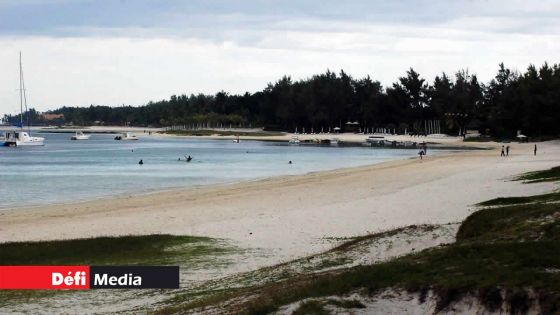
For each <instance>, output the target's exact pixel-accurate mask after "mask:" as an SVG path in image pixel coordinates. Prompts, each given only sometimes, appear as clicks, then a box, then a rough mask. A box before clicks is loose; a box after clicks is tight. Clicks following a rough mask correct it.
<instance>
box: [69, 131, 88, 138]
mask: <svg viewBox="0 0 560 315" xmlns="http://www.w3.org/2000/svg"><path fill="white" fill-rule="evenodd" d="M89 137H91V135H86V134H84V133H83V132H81V131H76V133H75V134H74V135H73V136H72V138H70V140H89Z"/></svg>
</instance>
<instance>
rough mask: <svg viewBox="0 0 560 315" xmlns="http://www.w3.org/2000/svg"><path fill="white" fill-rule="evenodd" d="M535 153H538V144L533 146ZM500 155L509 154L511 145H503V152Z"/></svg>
mask: <svg viewBox="0 0 560 315" xmlns="http://www.w3.org/2000/svg"><path fill="white" fill-rule="evenodd" d="M533 155H537V145H536V144H535V146H534V148H533ZM500 156H509V145H507V146H503V145H502V153H501V154H500Z"/></svg>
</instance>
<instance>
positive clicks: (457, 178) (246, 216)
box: [0, 142, 560, 260]
mask: <svg viewBox="0 0 560 315" xmlns="http://www.w3.org/2000/svg"><path fill="white" fill-rule="evenodd" d="M531 148H532V146H531V145H517V144H516V145H512V150H511V152H512V153H511V154H510V157H508V158H500V157H499V152H498V151H477V152H462V153H454V154H451V155H448V156H437V157H436V156H428V157H427V158H425V159H424V160H423V161H420V160H418V159H409V160H405V161H397V162H389V163H383V164H379V165H375V166H367V167H358V168H353V169H343V170H335V171H328V172H320V173H313V174H308V175H302V176H289V177H280V178H273V179H268V180H262V181H257V182H249V183H241V184H234V185H222V186H212V187H205V188H197V189H187V190H176V191H170V192H162V193H155V194H149V195H139V196H128V197H122V198H116V199H105V200H96V201H91V202H84V203H78V204H68V205H57V206H46V207H39V208H29V209H13V210H4V211H2V212H0V241H23V240H46V239H66V238H79V237H91V236H101V235H124V234H149V233H172V234H186V235H204V236H211V237H220V238H227V239H232V240H234V241H237V242H238V243H239V244H240V245H241V246H246V247H253V248H254V247H260V248H265V249H274V250H277V251H278V254H279V259H281V260H285V259H291V258H295V257H300V256H303V255H307V254H311V253H316V252H319V251H321V250H324V249H326V248H328V247H329V246H331V245H330V244H329V243H328V242H324V241H323V240H321V238H324V237H349V236H356V235H361V234H366V233H372V232H378V231H383V230H389V229H393V228H396V227H402V226H406V225H411V224H423V223H447V222H456V221H460V220H463V219H464V218H465V217H466V216H467V215H468V214H469V213H470V211H471V209H472V207H471V205H473V204H475V203H477V202H480V201H483V200H486V199H490V198H494V197H499V196H508V195H530V194H536V193H541V192H545V191H550V190H552V189H553V187H554V184H551V183H540V184H531V185H524V184H521V183H520V182H512V181H508V180H507V179H508V178H509V177H511V176H513V175H516V174H520V173H523V172H527V171H532V170H538V169H545V168H549V167H552V166H556V165H557V161H558V160H559V158H560V144H559V143H558V142H550V143H543V144H540V148H539V155H537V156H536V157H533V155H532V150H531ZM250 233H252V234H250Z"/></svg>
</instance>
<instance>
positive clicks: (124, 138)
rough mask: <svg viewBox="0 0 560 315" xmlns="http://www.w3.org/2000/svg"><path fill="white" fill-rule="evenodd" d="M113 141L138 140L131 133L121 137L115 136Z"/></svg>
mask: <svg viewBox="0 0 560 315" xmlns="http://www.w3.org/2000/svg"><path fill="white" fill-rule="evenodd" d="M115 140H138V137H137V136H136V135H135V134H133V133H130V132H125V133H123V134H122V135H118V136H116V137H115Z"/></svg>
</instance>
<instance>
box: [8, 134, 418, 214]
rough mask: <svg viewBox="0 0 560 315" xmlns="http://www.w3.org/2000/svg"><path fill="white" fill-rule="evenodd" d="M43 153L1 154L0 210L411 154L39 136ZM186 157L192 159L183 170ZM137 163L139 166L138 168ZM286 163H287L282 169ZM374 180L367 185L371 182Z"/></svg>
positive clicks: (29, 150) (32, 149)
mask: <svg viewBox="0 0 560 315" xmlns="http://www.w3.org/2000/svg"><path fill="white" fill-rule="evenodd" d="M40 135H41V136H43V137H45V138H46V145H45V146H44V147H22V148H6V147H0V196H1V199H0V200H1V201H0V208H20V207H28V206H37V205H48V204H57V203H67V202H75V201H85V200H91V199H96V198H102V197H109V196H119V195H125V194H132V193H134V194H136V193H145V192H151V191H158V190H167V189H173V188H188V187H196V186H202V185H211V184H224V183H235V182H241V181H248V180H257V179H261V178H267V177H272V176H281V175H297V174H305V173H309V172H314V171H323V170H332V169H337V168H345V167H354V166H361V165H368V164H376V163H380V162H385V161H390V160H395V159H404V158H409V157H413V156H416V154H417V150H416V149H383V148H368V147H331V146H311V145H301V146H293V145H289V144H287V143H282V142H266V141H241V143H233V142H232V141H231V140H210V139H196V138H179V137H161V136H140V140H138V141H115V140H113V138H114V135H110V134H93V135H92V136H91V139H90V140H88V141H70V136H71V134H55V133H42V134H40ZM185 155H191V156H193V157H194V159H193V160H192V161H191V162H190V163H187V162H185V161H184V160H183V161H178V158H181V159H184V156H185ZM140 160H143V162H144V164H143V165H139V164H138V162H139V161H140ZM289 161H293V163H292V164H289ZM372 180H374V179H372Z"/></svg>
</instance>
